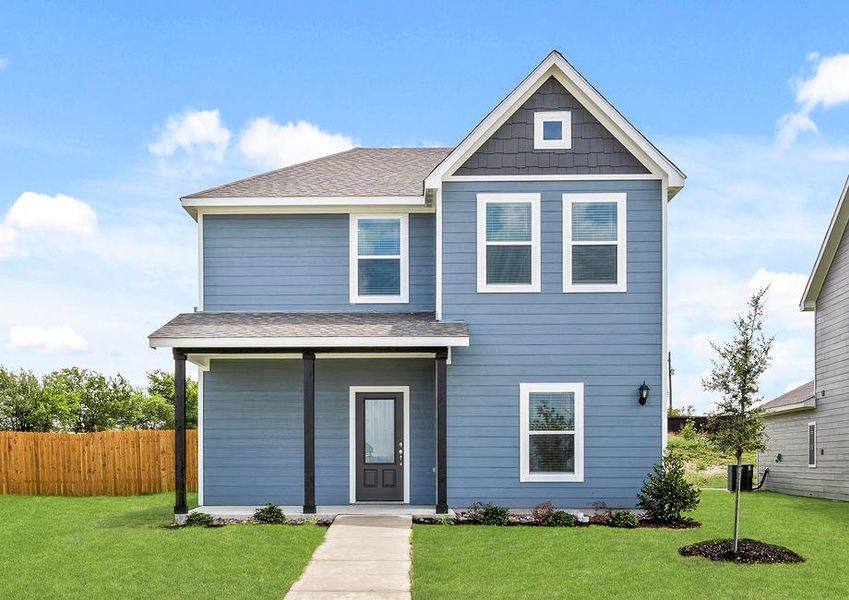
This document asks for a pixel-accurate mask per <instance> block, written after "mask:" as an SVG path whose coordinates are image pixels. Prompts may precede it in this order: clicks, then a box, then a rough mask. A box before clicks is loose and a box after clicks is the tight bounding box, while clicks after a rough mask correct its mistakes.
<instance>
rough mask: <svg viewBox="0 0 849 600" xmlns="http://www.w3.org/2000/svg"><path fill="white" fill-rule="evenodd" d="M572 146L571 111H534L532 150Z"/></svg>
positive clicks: (563, 148) (560, 148)
mask: <svg viewBox="0 0 849 600" xmlns="http://www.w3.org/2000/svg"><path fill="white" fill-rule="evenodd" d="M571 147H572V113H571V112H569V111H568V110H558V111H553V112H535V113H534V150H568V149H569V148H571Z"/></svg>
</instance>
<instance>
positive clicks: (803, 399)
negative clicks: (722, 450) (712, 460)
mask: <svg viewBox="0 0 849 600" xmlns="http://www.w3.org/2000/svg"><path fill="white" fill-rule="evenodd" d="M847 223H849V179H847V180H846V184H845V185H844V186H843V191H842V192H841V194H840V198H839V199H838V201H837V208H836V209H835V210H834V214H833V216H832V218H831V223H830V224H829V226H828V231H827V232H826V234H825V239H823V242H822V245H821V246H820V251H819V255H818V256H817V259H816V263H815V264H814V268H813V270H812V271H811V274H810V277H809V278H808V284H807V286H806V287H805V293H804V296H803V297H802V302H801V309H802V310H803V311H813V312H814V313H815V314H814V380H813V381H810V382H808V383H806V384H804V385H802V386H799V387H798V388H796V389H794V390H791V391H789V392H787V393H786V394H783V395H782V396H779V397H778V398H775V399H774V400H771V401H769V402H767V403H766V404H764V405H763V408H764V410H765V413H766V414H765V416H766V433H767V450H766V452H761V453H759V454H758V471H759V472H760V476H761V477H762V476H763V472H764V471H765V470H766V469H767V468H768V469H769V475H768V476H767V478H766V480H765V482H764V485H765V488H766V489H768V490H771V491H775V492H782V493H785V494H795V495H800V496H816V497H819V498H831V499H833V500H849V462H847V459H849V237H847V236H846V225H847Z"/></svg>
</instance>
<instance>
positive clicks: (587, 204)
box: [563, 193, 628, 292]
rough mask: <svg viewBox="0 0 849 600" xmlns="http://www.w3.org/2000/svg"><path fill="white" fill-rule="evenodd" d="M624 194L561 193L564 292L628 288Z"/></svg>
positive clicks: (615, 290)
mask: <svg viewBox="0 0 849 600" xmlns="http://www.w3.org/2000/svg"><path fill="white" fill-rule="evenodd" d="M626 211H627V208H626V204H625V194H624V193H617V194H563V291H564V292H624V291H627V281H628V274H627V266H628V257H627V239H626V231H627V212H626Z"/></svg>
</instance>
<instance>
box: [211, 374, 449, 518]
mask: <svg viewBox="0 0 849 600" xmlns="http://www.w3.org/2000/svg"><path fill="white" fill-rule="evenodd" d="M302 377H303V371H302V363H301V361H300V360H271V359H268V360H213V361H212V368H211V369H210V370H209V371H208V372H206V373H204V389H203V395H204V398H203V427H204V431H203V435H204V440H203V442H204V465H203V466H204V504H207V505H210V506H215V505H252V504H264V503H266V502H274V503H276V504H281V505H300V504H302V503H303V385H302ZM355 385H357V386H365V385H391V386H401V385H406V386H410V452H409V453H408V460H410V502H411V503H412V504H433V503H434V501H435V475H434V471H433V469H434V457H435V452H436V450H435V438H434V436H435V433H434V431H435V430H434V364H433V360H431V359H319V360H318V361H317V362H316V502H317V503H318V504H320V505H322V504H323V505H339V504H348V500H349V488H348V485H349V483H348V482H349V477H348V475H349V473H348V464H349V455H348V449H349V440H348V433H349V422H348V415H349V391H348V388H349V387H350V386H355Z"/></svg>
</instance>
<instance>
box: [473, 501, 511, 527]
mask: <svg viewBox="0 0 849 600" xmlns="http://www.w3.org/2000/svg"><path fill="white" fill-rule="evenodd" d="M468 515H469V519H470V520H471V521H472V522H474V523H478V524H480V525H507V524H508V523H509V520H510V515H509V513H508V511H507V509H506V508H504V507H503V506H498V505H496V504H492V503H491V502H486V503H483V502H475V503H474V504H472V505H471V506H469V510H468Z"/></svg>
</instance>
